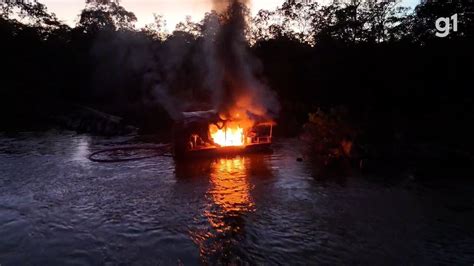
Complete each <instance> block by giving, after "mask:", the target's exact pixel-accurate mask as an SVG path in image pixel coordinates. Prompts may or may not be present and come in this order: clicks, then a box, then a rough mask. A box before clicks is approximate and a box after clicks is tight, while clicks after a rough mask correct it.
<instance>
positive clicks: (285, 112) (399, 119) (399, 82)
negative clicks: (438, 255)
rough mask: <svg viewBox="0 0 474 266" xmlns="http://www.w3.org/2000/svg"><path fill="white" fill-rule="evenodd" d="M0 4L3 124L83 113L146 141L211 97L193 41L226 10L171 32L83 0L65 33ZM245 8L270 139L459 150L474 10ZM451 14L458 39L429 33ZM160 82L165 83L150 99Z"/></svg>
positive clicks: (454, 4) (28, 11)
mask: <svg viewBox="0 0 474 266" xmlns="http://www.w3.org/2000/svg"><path fill="white" fill-rule="evenodd" d="M0 8H1V9H0V12H1V14H0V32H1V33H0V34H1V36H2V38H1V40H2V41H1V43H0V45H1V50H2V65H3V69H2V84H1V87H0V101H1V103H0V106H1V112H0V116H1V121H2V123H1V125H0V129H3V130H18V129H31V128H32V127H33V128H44V127H49V126H51V125H52V124H54V121H55V119H53V118H54V117H57V116H64V115H66V116H67V115H68V112H72V109H73V106H77V105H80V106H88V107H91V108H94V109H97V110H101V111H103V112H105V113H109V114H113V115H116V116H120V117H123V118H124V120H125V121H126V123H128V124H132V125H134V126H136V127H138V128H140V129H141V131H142V132H144V133H154V132H160V131H166V129H167V128H169V127H170V124H171V123H172V118H173V117H172V114H170V112H169V110H168V112H167V111H166V110H167V109H169V107H176V105H179V106H180V108H181V109H182V110H197V109H203V108H206V103H207V102H208V101H209V98H210V94H211V93H212V88H211V89H210V88H208V87H207V85H206V82H205V81H204V79H203V76H204V75H205V73H203V71H204V70H203V68H202V67H201V65H202V62H203V61H204V60H205V58H203V57H204V56H206V54H205V53H202V50H203V47H204V46H205V41H204V40H206V39H209V38H211V39H212V34H213V31H212V26H213V25H215V23H216V22H217V23H219V21H221V17H222V16H225V14H221V13H218V12H214V11H213V12H209V13H207V14H205V16H204V19H203V20H202V21H200V22H194V21H193V20H192V19H191V18H190V17H188V18H187V19H186V20H185V21H183V22H182V23H179V24H178V25H177V26H176V29H175V30H174V31H173V32H172V33H169V32H168V31H167V30H166V27H165V24H166V22H165V21H164V19H163V17H162V16H158V15H156V16H155V22H154V23H152V24H149V25H147V26H146V27H143V28H140V29H138V28H136V27H135V25H134V24H135V22H136V20H137V18H136V17H135V15H134V14H133V13H132V12H129V11H127V10H126V9H125V8H124V7H123V6H121V5H120V3H119V1H117V0H109V1H104V0H100V1H99V0H87V1H86V3H85V8H84V9H83V10H82V12H81V13H80V14H79V15H78V22H77V25H76V26H75V27H70V26H68V25H65V24H63V23H62V22H60V20H59V19H58V18H57V17H56V16H55V15H54V14H52V13H50V12H48V10H47V8H46V6H44V5H43V4H41V3H37V2H21V1H19V2H15V1H11V2H8V1H7V2H6V3H2V4H1V5H0ZM156 12H158V13H159V10H157V11H156ZM247 12H248V15H247V28H246V29H245V30H246V31H245V32H246V35H247V40H248V47H247V49H248V50H249V51H250V53H252V54H253V55H255V56H256V58H258V59H259V62H258V65H259V68H260V70H261V71H260V73H258V75H259V77H260V79H261V80H262V82H265V83H266V84H267V85H268V86H269V87H270V88H271V89H272V90H274V91H275V92H276V93H277V95H278V99H279V102H280V104H281V111H280V113H279V115H278V116H277V117H276V120H277V121H278V124H279V126H278V131H277V134H279V135H280V136H295V135H303V138H315V136H317V137H320V138H321V139H325V140H326V141H327V142H328V143H329V142H331V140H328V139H331V138H337V140H336V142H337V141H340V140H341V139H344V138H349V139H357V141H358V142H359V143H364V145H362V146H364V147H365V149H366V150H367V149H368V150H371V151H365V152H366V153H373V154H376V155H373V156H386V157H390V156H400V151H399V150H410V149H413V144H414V143H416V144H417V145H418V146H420V145H428V146H429V145H432V144H436V145H435V146H436V149H437V150H438V153H443V154H446V153H445V152H444V149H449V150H451V151H456V152H457V153H461V152H468V153H469V152H470V149H471V148H472V147H473V143H474V142H473V138H472V136H473V135H474V132H473V129H471V128H472V127H470V126H469V125H470V124H471V123H472V121H473V118H474V117H473V115H474V112H473V110H472V108H473V96H474V93H473V92H472V91H471V89H472V77H473V76H474V49H473V47H474V5H473V4H472V2H471V1H468V0H466V1H449V3H444V2H442V1H428V2H426V3H424V4H420V5H418V6H417V7H416V8H415V9H414V10H413V11H411V10H409V9H408V8H404V7H401V6H400V5H399V4H396V3H394V2H385V1H380V2H376V3H373V2H365V1H361V2H357V1H353V3H352V4H332V5H328V6H321V5H318V4H317V3H311V2H310V1H309V2H307V1H302V2H297V1H287V2H285V3H284V4H283V5H282V6H281V7H279V8H278V9H277V10H274V11H267V10H261V11H259V12H258V13H257V14H256V15H255V16H251V15H250V12H249V11H248V10H247ZM453 14H457V15H458V22H459V23H458V24H459V25H458V28H457V31H454V30H452V31H451V32H450V34H449V35H448V36H447V37H444V38H439V37H437V36H436V35H435V33H436V28H435V22H436V20H437V19H438V18H440V17H451V16H452V15H453ZM157 84H165V85H166V86H164V88H163V86H161V88H162V89H160V90H159V91H157V90H156V86H157ZM169 97H172V98H173V99H174V100H173V101H168V100H167V99H166V98H169ZM176 99H179V101H176ZM167 105H168V106H167ZM315 128H316V129H315ZM320 143H321V141H320ZM368 147H369V148H368ZM371 147H376V148H371ZM425 152H426V151H425ZM427 153H430V154H434V153H436V152H432V151H431V150H430V151H428V152H427ZM457 153H456V154H457ZM381 154H383V155H381ZM415 154H416V153H415ZM450 154H452V153H450ZM404 155H405V153H403V156H404ZM413 156H416V155H413ZM456 156H457V155H456Z"/></svg>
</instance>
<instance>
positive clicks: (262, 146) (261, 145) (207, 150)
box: [173, 110, 275, 159]
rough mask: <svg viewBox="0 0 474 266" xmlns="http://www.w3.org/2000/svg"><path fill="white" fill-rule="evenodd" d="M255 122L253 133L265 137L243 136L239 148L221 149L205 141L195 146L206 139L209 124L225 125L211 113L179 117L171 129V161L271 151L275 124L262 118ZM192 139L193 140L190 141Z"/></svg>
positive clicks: (211, 111) (204, 112) (216, 115)
mask: <svg viewBox="0 0 474 266" xmlns="http://www.w3.org/2000/svg"><path fill="white" fill-rule="evenodd" d="M255 121H256V123H255V125H254V127H253V129H255V131H258V129H260V131H267V133H265V134H255V135H254V136H245V137H246V141H245V144H244V145H243V146H227V147H221V146H218V145H215V144H210V143H207V142H205V141H204V143H206V144H202V145H199V144H198V143H197V142H198V139H201V141H202V138H204V139H209V135H208V134H209V133H208V131H209V124H211V123H215V124H216V123H218V122H224V123H225V121H222V120H221V119H220V118H219V115H218V113H217V112H216V111H214V110H210V111H199V112H186V113H183V114H182V118H181V119H180V120H178V121H177V122H176V123H175V125H174V134H173V136H174V140H173V155H174V157H175V158H178V159H181V158H195V157H215V156H228V155H237V154H245V153H255V152H268V151H271V144H272V135H273V126H275V123H274V122H272V121H265V120H264V119H262V118H256V119H255ZM262 129H263V130H262ZM265 129H266V130H265ZM192 136H194V139H193V138H192Z"/></svg>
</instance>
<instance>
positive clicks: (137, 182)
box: [0, 131, 474, 266]
mask: <svg viewBox="0 0 474 266" xmlns="http://www.w3.org/2000/svg"><path fill="white" fill-rule="evenodd" d="M127 140H128V139H127V138H101V137H92V136H88V135H78V134H75V133H71V132H60V131H49V132H43V133H18V134H14V135H7V134H1V135H0V265H2V266H7V265H70V264H73V265H98V264H107V265H116V264H125V265H128V264H133V265H176V264H178V265H179V264H184V265H195V264H230V263H232V264H248V263H249V264H270V265H273V264H293V265H307V264H318V265H319V264H365V265H367V264H369V265H371V264H377V265H380V264H383V265H399V264H410V265H427V264H428V265H429V264H458V265H472V264H473V263H474V185H473V184H474V183H473V182H472V181H469V180H464V179H463V180H461V181H459V180H458V179H456V177H455V176H446V178H436V179H434V180H423V181H420V180H418V179H417V178H416V177H414V176H412V175H410V174H406V175H403V174H402V175H400V176H396V177H393V175H390V174H389V173H387V176H374V175H362V174H360V173H358V172H357V171H352V172H345V173H344V172H341V173H339V174H332V175H328V174H327V172H324V171H320V169H318V168H317V167H316V166H315V165H314V164H313V163H311V162H310V160H305V161H303V162H297V161H296V158H297V157H299V156H301V148H302V144H301V143H299V142H298V140H295V139H282V140H277V141H276V143H275V144H274V151H273V153H271V154H262V155H246V156H237V157H230V158H218V159H208V160H199V161H189V162H182V163H176V162H175V161H174V160H173V158H170V157H155V158H150V159H145V160H141V161H135V162H124V163H113V164H104V163H95V162H91V161H89V160H88V159H87V156H88V155H89V154H90V153H91V152H92V151H95V150H97V149H100V148H104V147H110V146H112V145H113V144H116V143H123V142H127Z"/></svg>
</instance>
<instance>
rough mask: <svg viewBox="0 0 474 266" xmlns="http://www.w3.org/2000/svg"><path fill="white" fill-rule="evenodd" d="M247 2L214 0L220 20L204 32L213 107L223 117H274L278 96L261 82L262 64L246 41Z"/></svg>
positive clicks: (277, 106) (277, 107) (277, 105)
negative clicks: (251, 51)
mask: <svg viewBox="0 0 474 266" xmlns="http://www.w3.org/2000/svg"><path fill="white" fill-rule="evenodd" d="M246 4H247V1H246V0H226V1H223V0H220V1H219V0H213V7H214V9H215V10H216V11H217V12H219V13H218V14H219V19H220V21H217V20H215V21H211V22H210V24H215V23H219V25H218V27H216V25H206V26H207V27H206V29H214V30H216V32H214V34H212V32H211V33H209V32H208V33H205V34H204V36H205V38H206V39H205V44H204V52H205V55H206V61H207V62H206V63H207V73H208V75H207V83H208V84H207V85H208V87H209V88H210V90H211V91H212V95H213V103H214V107H215V108H216V109H217V110H218V111H219V112H220V113H221V114H223V115H224V116H226V117H231V116H234V115H235V114H240V115H241V114H244V115H245V114H248V113H250V114H253V115H258V116H264V117H273V116H275V115H276V114H277V113H278V111H279V103H278V101H277V97H276V95H275V94H274V93H273V91H271V90H270V89H269V88H268V87H267V86H266V85H265V84H263V83H262V82H261V80H259V78H258V76H261V72H262V71H261V64H260V62H259V61H258V60H257V59H256V58H255V57H253V56H252V54H251V53H250V51H249V46H248V42H247V39H246V35H245V34H246V30H247V21H246V19H247V18H248V15H249V12H248V8H247V6H246Z"/></svg>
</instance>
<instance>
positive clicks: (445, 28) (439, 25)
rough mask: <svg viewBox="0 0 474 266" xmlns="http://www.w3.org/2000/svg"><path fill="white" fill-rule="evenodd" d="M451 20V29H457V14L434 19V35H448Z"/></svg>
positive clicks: (441, 36)
mask: <svg viewBox="0 0 474 266" xmlns="http://www.w3.org/2000/svg"><path fill="white" fill-rule="evenodd" d="M451 20H452V21H453V31H454V32H457V31H458V14H454V15H452V16H451V17H442V18H438V19H437V20H436V30H437V31H438V32H436V37H440V38H444V37H446V36H448V35H449V33H450V31H451Z"/></svg>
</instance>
